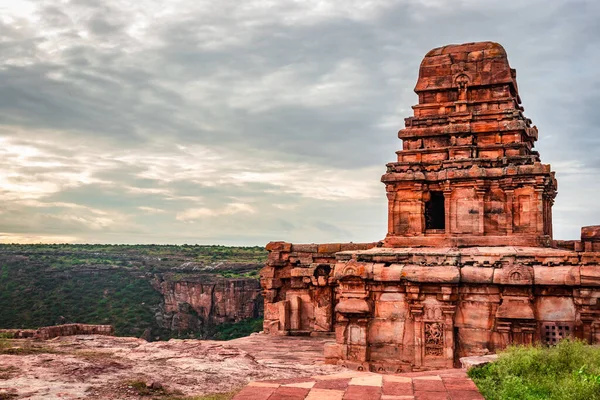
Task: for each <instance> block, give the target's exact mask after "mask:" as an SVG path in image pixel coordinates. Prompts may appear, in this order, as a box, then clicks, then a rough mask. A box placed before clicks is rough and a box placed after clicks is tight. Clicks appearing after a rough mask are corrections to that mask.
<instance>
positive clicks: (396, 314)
mask: <svg viewBox="0 0 600 400" xmlns="http://www.w3.org/2000/svg"><path fill="white" fill-rule="evenodd" d="M386 294H398V295H401V298H402V300H398V301H382V300H381V299H380V300H378V301H376V302H375V318H386V319H392V320H398V319H404V318H406V313H407V312H408V303H407V302H406V300H405V298H404V294H403V293H384V294H383V295H382V296H381V297H384V295H386Z"/></svg>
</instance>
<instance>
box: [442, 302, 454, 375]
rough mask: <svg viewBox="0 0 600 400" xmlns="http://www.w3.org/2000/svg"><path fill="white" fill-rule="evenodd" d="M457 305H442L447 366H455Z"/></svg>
mask: <svg viewBox="0 0 600 400" xmlns="http://www.w3.org/2000/svg"><path fill="white" fill-rule="evenodd" d="M455 312H456V306H451V305H448V306H442V313H443V316H444V351H445V357H446V367H447V368H453V367H454V314H455Z"/></svg>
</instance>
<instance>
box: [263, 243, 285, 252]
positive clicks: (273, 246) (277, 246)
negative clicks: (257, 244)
mask: <svg viewBox="0 0 600 400" xmlns="http://www.w3.org/2000/svg"><path fill="white" fill-rule="evenodd" d="M265 248H266V249H267V250H268V251H284V252H289V251H291V250H292V244H291V243H286V242H269V243H267V245H266V246H265Z"/></svg>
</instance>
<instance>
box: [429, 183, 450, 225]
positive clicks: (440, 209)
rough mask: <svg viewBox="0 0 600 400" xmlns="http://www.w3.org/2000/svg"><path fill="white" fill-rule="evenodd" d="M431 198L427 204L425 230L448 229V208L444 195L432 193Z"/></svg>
mask: <svg viewBox="0 0 600 400" xmlns="http://www.w3.org/2000/svg"><path fill="white" fill-rule="evenodd" d="M430 194H431V197H430V199H429V201H428V202H426V203H425V229H441V230H443V229H446V208H445V206H444V193H442V192H430Z"/></svg>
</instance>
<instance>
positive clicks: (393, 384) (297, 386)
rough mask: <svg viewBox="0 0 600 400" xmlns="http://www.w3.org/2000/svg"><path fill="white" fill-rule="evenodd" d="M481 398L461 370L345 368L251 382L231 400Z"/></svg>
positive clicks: (424, 399) (467, 399)
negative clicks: (400, 371) (330, 372)
mask: <svg viewBox="0 0 600 400" xmlns="http://www.w3.org/2000/svg"><path fill="white" fill-rule="evenodd" d="M283 399H286V400H378V399H381V400H400V399H403V400H409V399H414V400H428V399H431V400H444V399H446V400H483V396H482V395H481V394H480V393H479V391H478V390H477V387H476V386H475V384H474V383H473V381H471V380H470V379H469V378H468V377H467V374H466V373H465V371H464V370H461V369H447V370H439V371H430V372H414V373H406V374H399V375H380V374H375V373H369V372H357V371H348V372H342V373H339V374H334V375H322V376H313V377H310V378H296V379H284V380H272V381H262V382H252V383H250V384H249V385H248V386H246V387H245V388H244V389H243V390H242V391H241V392H240V393H238V394H237V395H236V396H235V397H234V400H283Z"/></svg>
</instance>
